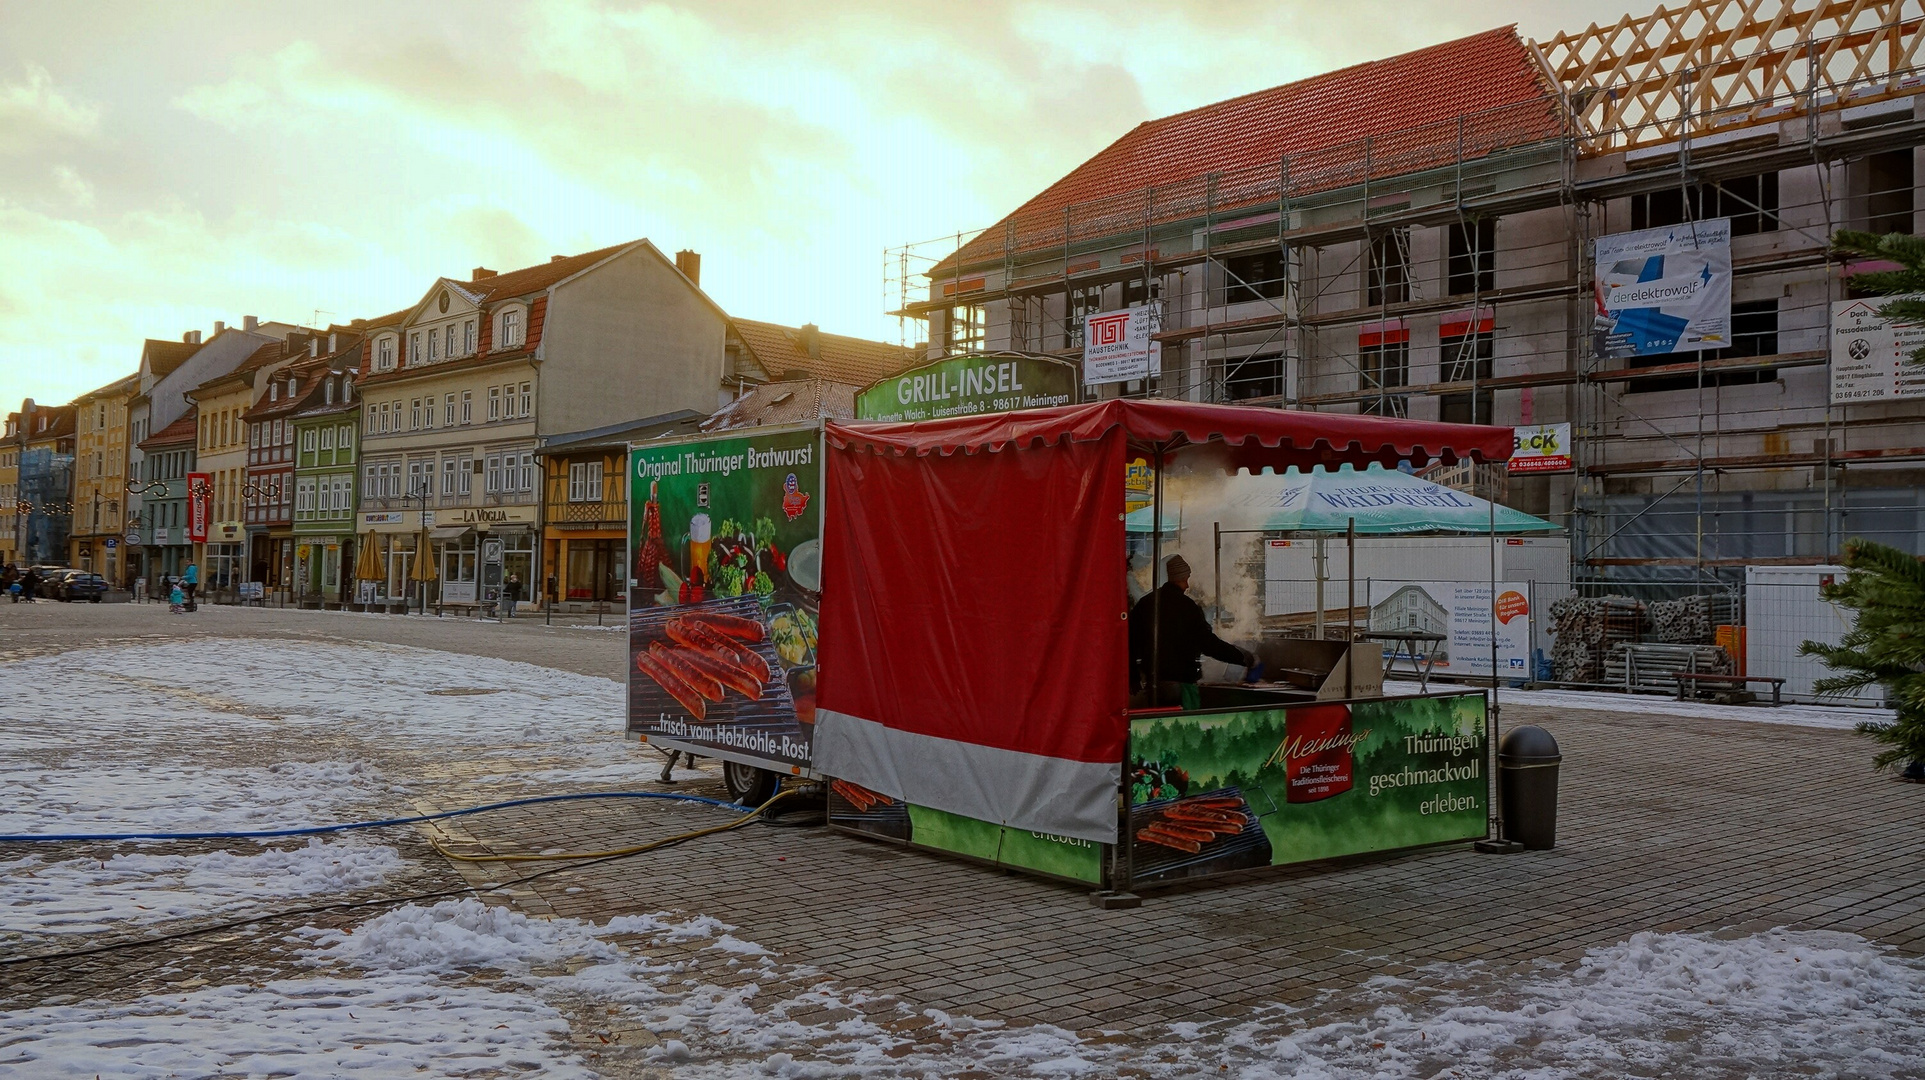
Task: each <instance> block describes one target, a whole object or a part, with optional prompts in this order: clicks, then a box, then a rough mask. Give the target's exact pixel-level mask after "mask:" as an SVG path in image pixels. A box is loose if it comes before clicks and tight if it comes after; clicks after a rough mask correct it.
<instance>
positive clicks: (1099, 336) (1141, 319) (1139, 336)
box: [1083, 303, 1163, 386]
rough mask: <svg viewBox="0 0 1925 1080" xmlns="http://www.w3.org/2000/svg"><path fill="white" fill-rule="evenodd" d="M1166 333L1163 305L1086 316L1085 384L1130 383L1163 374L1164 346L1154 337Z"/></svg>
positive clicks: (1145, 305)
mask: <svg viewBox="0 0 1925 1080" xmlns="http://www.w3.org/2000/svg"><path fill="white" fill-rule="evenodd" d="M1162 329H1163V305H1162V304H1161V303H1148V304H1142V305H1139V306H1137V307H1133V308H1124V309H1123V310H1121V311H1105V312H1102V313H1101V314H1097V315H1085V316H1083V381H1084V382H1085V383H1088V384H1089V385H1091V386H1096V385H1099V384H1101V383H1113V382H1130V381H1133V380H1136V379H1147V378H1151V377H1153V376H1156V375H1161V374H1162V373H1163V344H1162V343H1161V342H1158V341H1152V340H1150V335H1151V334H1154V333H1156V332H1158V331H1160V330H1162Z"/></svg>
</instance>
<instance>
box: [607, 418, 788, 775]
mask: <svg viewBox="0 0 1925 1080" xmlns="http://www.w3.org/2000/svg"><path fill="white" fill-rule="evenodd" d="M821 457H822V455H821V434H820V432H818V431H817V430H816V429H815V428H814V427H813V426H811V427H807V428H770V429H761V430H757V431H755V432H754V433H753V434H745V435H742V436H740V437H732V436H731V437H725V438H710V439H698V440H690V441H680V442H667V441H664V442H658V443H642V444H638V445H636V446H634V447H633V448H631V450H630V456H629V497H630V509H629V529H630V534H629V547H628V552H629V556H628V557H629V567H628V585H629V589H628V596H629V620H628V625H629V638H628V640H629V671H628V676H629V678H628V691H629V693H628V698H629V716H628V729H629V731H630V732H631V733H633V734H636V735H640V736H642V737H643V738H646V739H648V740H650V741H660V742H665V743H668V744H669V745H675V746H680V747H683V748H685V749H689V750H691V751H693V752H696V753H700V754H703V755H706V756H711V757H719V758H724V759H730V760H735V761H742V762H746V763H749V764H755V765H774V766H790V767H803V768H806V767H807V766H808V764H809V760H810V742H811V738H812V735H813V733H814V730H815V645H816V617H817V612H818V610H819V607H820V603H821V598H822V596H821V589H822V581H821V572H822V561H821V552H820V549H821V541H820V536H821V521H822V471H821V464H822V462H821ZM781 771H783V772H787V771H789V769H788V768H782V769H781Z"/></svg>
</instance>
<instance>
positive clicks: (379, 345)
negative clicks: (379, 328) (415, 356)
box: [374, 337, 394, 371]
mask: <svg viewBox="0 0 1925 1080" xmlns="http://www.w3.org/2000/svg"><path fill="white" fill-rule="evenodd" d="M374 370H376V371H393V370H394V339H393V338H391V337H384V338H382V339H381V340H380V341H377V342H375V343H374Z"/></svg>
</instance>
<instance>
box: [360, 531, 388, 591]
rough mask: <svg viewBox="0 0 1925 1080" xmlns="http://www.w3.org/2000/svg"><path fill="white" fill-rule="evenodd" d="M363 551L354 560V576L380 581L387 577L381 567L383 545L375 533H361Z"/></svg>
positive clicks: (361, 579) (363, 579)
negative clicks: (377, 539)
mask: <svg viewBox="0 0 1925 1080" xmlns="http://www.w3.org/2000/svg"><path fill="white" fill-rule="evenodd" d="M360 544H361V552H360V554H359V555H357V556H356V557H355V560H354V576H355V578H356V579H357V580H359V581H380V580H381V579H382V578H384V577H386V576H387V575H386V573H384V572H383V570H382V568H381V547H380V545H379V544H378V543H376V541H375V539H374V534H373V533H371V532H365V533H362V534H361V541H360Z"/></svg>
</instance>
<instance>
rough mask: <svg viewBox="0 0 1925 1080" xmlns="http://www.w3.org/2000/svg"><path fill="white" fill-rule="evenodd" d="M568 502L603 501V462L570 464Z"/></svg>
mask: <svg viewBox="0 0 1925 1080" xmlns="http://www.w3.org/2000/svg"><path fill="white" fill-rule="evenodd" d="M568 501H569V502H601V501H602V463H601V462H599V461H571V462H569V463H568Z"/></svg>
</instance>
